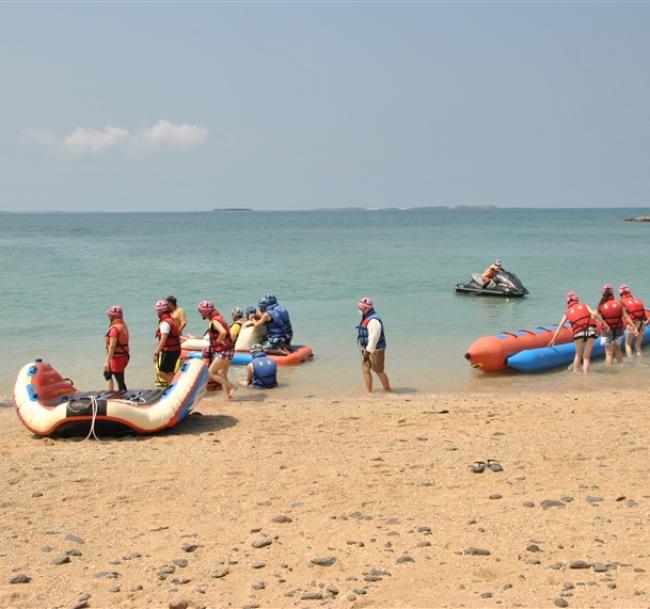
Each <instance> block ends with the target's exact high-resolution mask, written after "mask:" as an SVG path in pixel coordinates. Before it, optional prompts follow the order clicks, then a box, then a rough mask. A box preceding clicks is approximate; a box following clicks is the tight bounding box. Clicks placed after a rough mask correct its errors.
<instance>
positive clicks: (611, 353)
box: [598, 283, 638, 366]
mask: <svg viewBox="0 0 650 609" xmlns="http://www.w3.org/2000/svg"><path fill="white" fill-rule="evenodd" d="M600 293H601V294H602V297H601V299H600V302H599V303H598V312H599V313H600V316H601V317H602V318H603V319H604V320H605V322H606V323H607V325H608V326H609V332H606V333H605V334H604V335H603V336H601V337H600V343H601V345H602V346H603V347H604V348H605V364H606V365H607V366H611V365H612V363H613V361H614V359H616V361H617V362H618V363H619V364H620V363H622V362H623V351H622V349H621V343H622V342H623V334H624V333H625V327H626V326H627V327H628V328H630V330H628V332H629V333H630V332H633V333H634V335H635V336H638V330H637V329H636V328H635V327H634V324H633V323H632V320H631V319H630V317H629V316H628V314H627V312H626V310H625V307H624V306H623V303H622V302H621V301H620V300H616V298H615V297H614V288H613V287H612V286H611V285H610V284H609V283H608V284H606V285H604V286H603V287H602V288H601V290H600Z"/></svg>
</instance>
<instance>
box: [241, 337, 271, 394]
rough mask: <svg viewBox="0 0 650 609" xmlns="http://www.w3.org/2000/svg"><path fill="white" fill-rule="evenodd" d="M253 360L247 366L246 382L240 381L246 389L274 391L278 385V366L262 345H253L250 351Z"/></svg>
mask: <svg viewBox="0 0 650 609" xmlns="http://www.w3.org/2000/svg"><path fill="white" fill-rule="evenodd" d="M250 351H251V355H252V356H253V359H252V360H251V362H250V363H249V364H248V365H247V366H246V380H242V381H239V383H240V385H243V386H244V387H248V386H252V387H254V388H255V389H272V388H273V387H277V385H278V376H277V373H278V365H277V364H276V363H275V361H274V360H272V359H271V358H270V357H268V355H267V354H266V353H265V352H264V349H262V345H260V344H256V345H253V346H252V347H251V349H250Z"/></svg>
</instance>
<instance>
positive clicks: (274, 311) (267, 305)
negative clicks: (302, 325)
mask: <svg viewBox="0 0 650 609" xmlns="http://www.w3.org/2000/svg"><path fill="white" fill-rule="evenodd" d="M259 308H260V312H261V315H260V318H259V319H256V320H255V321H254V322H253V326H254V327H255V328H259V327H264V328H265V329H266V340H265V341H264V344H263V347H264V351H266V353H271V354H274V355H289V353H291V340H292V339H293V328H292V326H291V319H290V318H289V311H287V310H286V309H285V308H284V307H283V306H282V305H281V304H279V303H278V300H277V298H276V297H275V295H274V294H267V295H266V296H264V298H262V300H260V302H259Z"/></svg>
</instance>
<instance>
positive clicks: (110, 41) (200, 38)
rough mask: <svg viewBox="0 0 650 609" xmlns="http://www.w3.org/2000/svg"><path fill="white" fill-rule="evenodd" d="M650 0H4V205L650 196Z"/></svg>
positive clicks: (142, 206)
mask: <svg viewBox="0 0 650 609" xmlns="http://www.w3.org/2000/svg"><path fill="white" fill-rule="evenodd" d="M648 31H650V3H647V2H616V3H609V2H593V3H592V2H572V3H570V2H540V3H537V2H435V3H433V2H431V3H429V2H404V1H402V2H399V3H397V2H395V3H393V2H354V3H353V2H302V3H301V2H291V3H289V2H248V3H210V2H203V3H192V2H183V3H156V2H147V3H133V2H130V3H119V2H117V3H110V4H109V3H56V2H50V3H25V2H21V3H2V4H0V210H5V211H47V210H63V211H181V210H209V209H213V208H221V207H250V208H253V209H259V210H278V209H285V210H292V209H314V208H321V207H350V206H361V207H370V208H376V207H413V206H424V205H498V206H502V207H513V206H518V207H520V206H523V207H526V206H530V207H593V206H611V207H630V206H640V207H643V206H650V69H649V68H648V66H649V59H650V36H648Z"/></svg>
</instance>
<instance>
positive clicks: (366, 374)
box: [361, 366, 372, 393]
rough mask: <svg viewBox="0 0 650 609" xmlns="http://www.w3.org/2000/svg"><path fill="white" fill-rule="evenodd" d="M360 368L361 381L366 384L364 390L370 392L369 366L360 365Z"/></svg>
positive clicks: (370, 377)
mask: <svg viewBox="0 0 650 609" xmlns="http://www.w3.org/2000/svg"><path fill="white" fill-rule="evenodd" d="M361 370H362V371H363V381H364V383H365V384H366V391H367V392H368V393H372V376H371V374H370V367H369V366H362V367H361Z"/></svg>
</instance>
